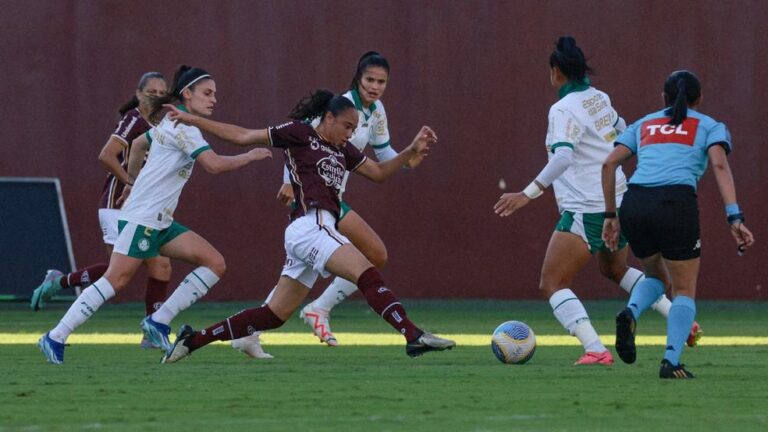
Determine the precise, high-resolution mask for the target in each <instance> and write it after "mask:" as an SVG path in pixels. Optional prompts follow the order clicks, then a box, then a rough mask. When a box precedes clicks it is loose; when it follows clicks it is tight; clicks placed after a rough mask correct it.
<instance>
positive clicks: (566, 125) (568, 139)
mask: <svg viewBox="0 0 768 432" xmlns="http://www.w3.org/2000/svg"><path fill="white" fill-rule="evenodd" d="M549 65H550V81H551V83H552V86H553V87H554V88H555V89H557V90H558V93H559V96H560V100H559V101H558V102H557V103H555V104H554V105H552V107H551V108H550V110H549V128H548V130H547V138H546V147H547V153H548V155H549V162H548V163H547V165H546V166H545V167H544V169H543V170H542V171H541V172H540V173H539V175H538V176H537V177H536V179H535V180H534V181H533V182H532V183H531V184H530V185H529V186H528V187H526V188H525V190H523V191H522V192H519V193H505V194H503V195H502V196H501V198H500V199H499V201H498V202H497V203H496V205H495V206H494V210H495V212H496V213H497V214H499V215H500V216H502V217H505V216H509V215H510V214H512V213H513V212H514V211H516V210H518V209H520V208H522V207H523V206H525V205H527V204H528V203H529V202H530V201H531V200H533V199H535V198H537V197H539V196H540V195H541V194H542V193H543V192H544V189H546V188H547V187H548V186H549V185H553V186H554V190H555V197H556V199H557V205H558V209H559V211H560V213H561V218H560V220H559V222H558V223H557V226H556V228H555V231H554V233H553V234H552V238H551V239H550V242H549V246H548V247H547V252H546V255H545V257H544V264H543V266H542V269H541V280H540V283H539V290H540V291H541V293H542V295H544V296H545V297H546V298H547V299H549V303H550V305H551V306H552V309H553V311H554V315H555V318H557V320H558V321H559V322H560V323H561V324H562V325H563V327H564V328H565V329H566V330H567V331H568V332H569V333H570V334H571V335H573V336H576V337H577V338H578V339H579V341H580V342H581V344H582V346H583V347H584V351H585V353H584V355H582V357H581V358H579V359H578V360H577V361H576V363H575V364H576V365H589V364H599V365H611V364H613V356H612V355H611V353H610V351H608V350H607V349H606V347H605V346H604V345H603V344H602V342H600V338H599V336H598V335H597V332H596V331H595V329H594V327H593V326H592V323H591V322H590V319H589V316H588V315H587V311H586V309H585V308H584V305H583V304H582V302H581V300H579V298H578V297H576V294H574V293H573V291H572V290H571V289H570V288H569V287H570V286H572V283H573V279H574V277H575V276H576V274H577V273H578V272H579V271H580V270H581V269H582V268H583V267H584V266H585V265H586V264H587V262H589V260H590V258H591V256H592V255H597V258H598V262H599V267H600V272H601V273H602V274H603V275H604V276H605V277H607V278H608V279H611V280H613V281H614V282H616V283H618V284H619V285H620V286H621V287H622V288H623V289H624V290H625V291H627V292H631V291H632V288H633V287H634V286H635V285H636V284H637V283H638V282H639V281H640V280H642V279H643V277H644V276H643V273H642V272H641V271H640V270H637V269H634V268H630V267H627V248H626V241H625V240H624V239H623V238H622V239H621V241H620V244H619V247H618V248H617V249H616V250H615V251H611V250H609V249H608V248H607V247H606V246H605V244H604V243H603V241H602V239H601V234H602V227H603V218H604V216H606V215H605V214H604V211H605V204H604V201H603V192H602V185H601V167H602V163H603V161H604V160H605V158H606V156H607V155H608V154H609V153H610V152H611V150H612V149H613V142H614V140H615V139H616V136H617V132H620V131H622V130H624V128H625V127H626V124H625V123H624V120H623V119H622V118H621V117H619V115H618V114H617V113H616V110H615V109H614V108H613V107H612V106H611V101H610V98H609V97H608V95H607V94H605V93H603V92H602V91H600V90H597V89H596V88H594V87H591V86H590V85H589V79H588V78H587V73H588V72H591V69H590V68H589V66H588V65H587V63H586V60H585V58H584V54H583V52H582V50H581V49H580V48H579V47H578V46H576V41H575V40H574V39H573V38H572V37H568V36H564V37H561V38H559V40H558V41H557V47H556V49H555V50H554V51H553V52H552V54H551V56H550V59H549ZM626 189H627V187H626V178H625V177H624V174H623V172H622V171H621V168H620V167H619V168H617V169H616V200H617V203H618V204H619V205H620V203H621V197H622V196H623V194H624V192H625V191H626ZM608 216H610V215H608ZM654 308H655V309H656V310H658V311H659V312H660V313H662V315H664V317H665V318H666V317H667V315H668V313H669V308H670V301H669V299H668V298H666V297H665V296H663V298H661V299H660V300H659V302H657V303H656V304H655V305H654Z"/></svg>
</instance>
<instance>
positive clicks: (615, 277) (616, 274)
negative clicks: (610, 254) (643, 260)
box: [600, 263, 628, 283]
mask: <svg viewBox="0 0 768 432" xmlns="http://www.w3.org/2000/svg"><path fill="white" fill-rule="evenodd" d="M627 269H628V267H627V266H626V265H617V264H613V263H611V264H603V263H600V274H602V275H603V276H604V277H606V278H608V279H610V280H612V281H614V282H616V283H619V282H621V278H623V277H624V273H626V272H627Z"/></svg>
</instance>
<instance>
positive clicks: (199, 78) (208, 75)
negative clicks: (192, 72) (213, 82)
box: [179, 74, 211, 95]
mask: <svg viewBox="0 0 768 432" xmlns="http://www.w3.org/2000/svg"><path fill="white" fill-rule="evenodd" d="M210 77H211V75H210V74H204V75H200V76H199V77H197V78H195V79H193V80H192V81H190V82H189V84H187V85H185V86H184V87H183V88H182V89H181V90H179V95H181V92H183V91H184V90H186V89H188V88H189V86H191V85H192V84H194V83H196V82H198V81H200V80H201V79H203V78H210Z"/></svg>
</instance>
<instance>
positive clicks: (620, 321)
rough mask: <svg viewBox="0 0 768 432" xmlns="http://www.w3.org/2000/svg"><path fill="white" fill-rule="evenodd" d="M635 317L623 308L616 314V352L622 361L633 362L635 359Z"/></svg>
mask: <svg viewBox="0 0 768 432" xmlns="http://www.w3.org/2000/svg"><path fill="white" fill-rule="evenodd" d="M636 324H637V322H636V321H635V317H634V316H632V311H631V310H630V309H629V308H625V309H624V310H623V311H621V312H619V314H618V315H616V345H615V347H616V353H617V354H618V355H619V358H620V359H621V360H622V361H623V362H624V363H634V362H635V360H636V359H637V349H636V347H635V325H636Z"/></svg>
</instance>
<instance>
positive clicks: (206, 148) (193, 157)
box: [189, 146, 211, 159]
mask: <svg viewBox="0 0 768 432" xmlns="http://www.w3.org/2000/svg"><path fill="white" fill-rule="evenodd" d="M210 149H211V146H204V147H200V148H199V149H197V150H195V151H193V152H192V154H191V155H189V157H191V158H192V159H197V156H198V155H199V154H200V153H202V152H204V151H206V150H210Z"/></svg>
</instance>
